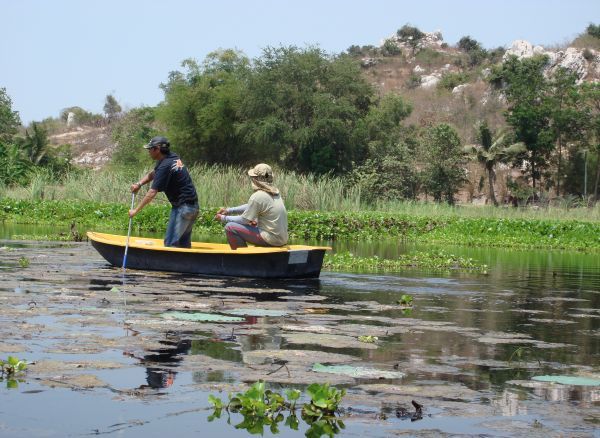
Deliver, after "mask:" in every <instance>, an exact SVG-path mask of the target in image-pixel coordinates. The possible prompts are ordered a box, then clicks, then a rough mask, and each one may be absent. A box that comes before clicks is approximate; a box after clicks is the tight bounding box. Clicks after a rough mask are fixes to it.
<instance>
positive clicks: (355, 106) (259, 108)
mask: <svg viewBox="0 0 600 438" xmlns="http://www.w3.org/2000/svg"><path fill="white" fill-rule="evenodd" d="M373 95H374V92H373V88H372V86H371V85H370V84H369V83H368V82H367V80H366V79H365V78H364V76H363V75H362V73H361V70H360V65H359V63H358V62H357V61H356V60H354V59H352V58H351V57H350V56H344V55H342V56H337V57H330V56H327V55H326V54H325V53H324V52H323V51H322V50H320V49H318V48H314V47H310V48H307V49H298V48H296V47H279V48H267V49H265V50H264V52H263V55H262V56H261V57H260V58H259V59H257V60H256V62H255V69H254V72H253V74H252V76H251V78H250V80H249V84H248V90H247V94H246V96H245V99H244V101H243V105H242V106H241V119H242V123H241V124H240V133H241V134H242V135H243V138H244V139H245V141H246V142H247V143H248V145H249V147H251V148H252V149H254V150H258V151H260V152H261V156H265V157H272V158H273V159H274V160H275V161H278V162H279V163H280V164H282V165H284V166H285V167H287V168H291V169H294V170H298V171H301V172H313V173H326V172H335V173H341V172H345V171H348V170H350V168H351V166H352V162H353V161H359V160H360V159H361V158H362V156H361V154H362V152H363V151H364V147H363V145H357V144H356V143H354V142H352V132H353V130H354V129H355V127H356V124H357V122H358V121H359V120H360V119H361V118H363V117H364V116H365V115H366V113H367V112H368V110H369V107H370V106H371V100H372V98H373Z"/></svg>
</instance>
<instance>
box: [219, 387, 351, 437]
mask: <svg viewBox="0 0 600 438" xmlns="http://www.w3.org/2000/svg"><path fill="white" fill-rule="evenodd" d="M306 391H307V393H308V395H309V396H310V401H308V402H306V403H304V404H303V406H302V410H301V418H302V419H303V420H304V421H305V422H306V423H307V424H308V425H309V426H310V427H309V429H308V430H307V431H306V433H305V435H306V436H307V437H321V436H329V437H332V436H333V435H334V434H337V433H338V432H339V431H340V430H341V429H343V428H344V423H343V422H342V421H341V420H340V419H339V418H336V417H335V414H336V412H337V411H338V409H339V404H340V402H341V401H342V398H343V396H344V395H345V394H346V390H345V389H342V390H338V389H336V388H332V387H330V386H329V384H328V383H324V384H319V383H313V384H312V385H310V386H309V387H308V388H307V389H306ZM284 392H285V397H284V396H283V395H282V394H280V393H277V392H274V391H272V390H270V389H267V388H266V385H265V382H264V381H261V380H259V381H258V382H256V383H254V384H253V385H252V386H251V387H250V389H248V390H247V391H246V392H243V393H237V394H235V395H232V394H229V403H227V404H224V403H223V401H222V400H221V399H220V398H218V397H215V396H213V395H212V394H211V395H209V396H208V401H209V402H210V403H211V404H212V406H213V408H214V412H213V413H212V415H210V416H209V417H208V421H213V420H214V419H215V418H221V414H222V411H223V409H225V410H226V411H227V412H228V413H229V412H234V413H240V414H241V415H242V416H243V420H242V422H241V423H239V424H237V425H236V426H235V428H236V429H245V430H247V431H248V432H249V433H251V434H260V435H263V433H264V428H265V426H267V427H269V430H270V431H271V433H272V434H277V433H279V424H280V423H282V422H283V421H284V420H285V423H284V425H285V426H287V427H289V428H290V429H292V430H298V426H299V423H300V422H299V420H298V417H297V416H296V412H295V410H296V403H297V401H298V399H299V398H300V396H301V394H302V393H301V392H300V391H299V390H297V389H286V390H285V391H284ZM286 412H287V413H289V415H288V417H287V418H285V415H284V413H286ZM228 423H229V420H228Z"/></svg>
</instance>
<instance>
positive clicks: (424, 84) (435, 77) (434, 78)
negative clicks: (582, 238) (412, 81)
mask: <svg viewBox="0 0 600 438" xmlns="http://www.w3.org/2000/svg"><path fill="white" fill-rule="evenodd" d="M440 79H442V75H440V74H439V73H433V74H430V75H426V76H421V88H433V87H435V86H436V85H437V83H438V82H439V81H440Z"/></svg>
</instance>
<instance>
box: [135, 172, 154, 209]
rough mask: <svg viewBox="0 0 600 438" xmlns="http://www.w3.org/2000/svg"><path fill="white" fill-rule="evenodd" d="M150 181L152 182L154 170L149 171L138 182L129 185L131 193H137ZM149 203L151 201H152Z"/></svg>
mask: <svg viewBox="0 0 600 438" xmlns="http://www.w3.org/2000/svg"><path fill="white" fill-rule="evenodd" d="M152 180H154V170H151V171H150V172H148V173H147V174H146V175H144V176H143V177H142V179H140V180H139V181H138V182H136V183H133V184H131V192H132V193H137V192H138V191H139V190H140V189H141V188H142V186H143V185H144V184H148V183H149V182H151V181H152ZM154 196H156V193H155V194H154ZM150 201H152V199H151V200H150ZM150 201H148V202H150Z"/></svg>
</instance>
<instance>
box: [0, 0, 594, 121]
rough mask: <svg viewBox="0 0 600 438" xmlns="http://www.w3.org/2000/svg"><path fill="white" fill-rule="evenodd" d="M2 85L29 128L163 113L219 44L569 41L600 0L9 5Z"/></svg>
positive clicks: (60, 0)
mask: <svg viewBox="0 0 600 438" xmlns="http://www.w3.org/2000/svg"><path fill="white" fill-rule="evenodd" d="M0 19H1V22H2V29H1V31H0V32H1V37H0V62H1V65H0V87H5V88H6V90H7V92H8V95H9V96H10V97H11V98H12V101H13V109H14V110H17V111H19V113H20V115H21V119H22V121H23V122H24V123H29V122H31V121H33V120H38V121H39V120H42V119H44V118H46V117H50V116H52V117H58V115H59V113H60V111H61V110H62V109H63V108H66V107H69V106H80V107H82V108H84V109H86V110H88V111H93V112H95V113H101V112H102V107H103V105H104V98H105V96H106V95H107V94H113V95H114V96H115V97H116V98H117V100H118V101H119V103H121V105H122V106H123V107H126V108H131V107H136V106H140V105H156V104H157V103H158V102H160V101H161V100H162V98H163V94H162V91H161V90H160V89H159V88H158V86H159V85H160V83H161V82H165V81H166V80H167V77H168V74H169V72H170V71H172V70H178V69H180V64H181V61H183V60H184V59H186V58H194V59H197V60H199V61H202V60H203V59H204V57H205V56H206V55H207V54H208V53H209V52H211V51H214V50H216V49H219V48H237V49H239V50H241V51H243V52H244V53H245V54H246V55H248V56H250V57H251V58H252V57H257V56H260V54H261V49H262V48H264V47H267V46H279V45H290V44H294V45H297V46H300V47H304V46H306V45H308V44H311V45H318V46H320V47H321V48H322V49H324V50H326V51H327V52H329V53H339V52H341V51H344V50H346V49H347V48H348V47H350V46H351V45H353V44H356V45H367V44H372V45H379V43H380V42H381V40H382V39H383V38H385V37H387V36H389V35H391V34H393V33H394V32H395V31H396V30H397V29H399V28H400V27H402V26H403V25H404V24H406V23H410V24H411V25H413V26H417V27H418V28H419V29H421V30H422V31H427V32H432V31H435V30H440V31H441V32H442V35H443V36H444V40H445V41H446V42H447V43H448V44H451V45H452V44H456V42H457V41H458V40H459V39H460V38H461V37H462V36H465V35H470V36H471V37H473V38H475V39H476V40H478V41H480V42H481V43H482V44H483V45H484V46H485V47H486V48H493V47H497V46H509V45H510V44H511V42H512V41H513V40H516V39H526V40H529V41H530V42H532V43H534V44H541V45H544V46H547V45H554V44H560V43H564V42H565V41H568V40H571V39H572V38H574V37H575V36H576V35H577V34H579V33H581V32H583V31H584V30H585V28H586V27H587V25H588V24H589V23H595V24H599V23H600V1H599V0H503V1H502V0H494V1H484V0H479V1H476V0H470V1H469V0H439V1H435V0H410V1H386V0H368V1H358V0H329V1H328V0H302V1H284V0H279V1H276V0H263V1H260V0H255V1H251V0H229V1H218V0H212V1H201V0H196V1H192V0H169V1H158V0H103V1H96V0H87V1H85V0H52V1H50V0H0Z"/></svg>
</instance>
